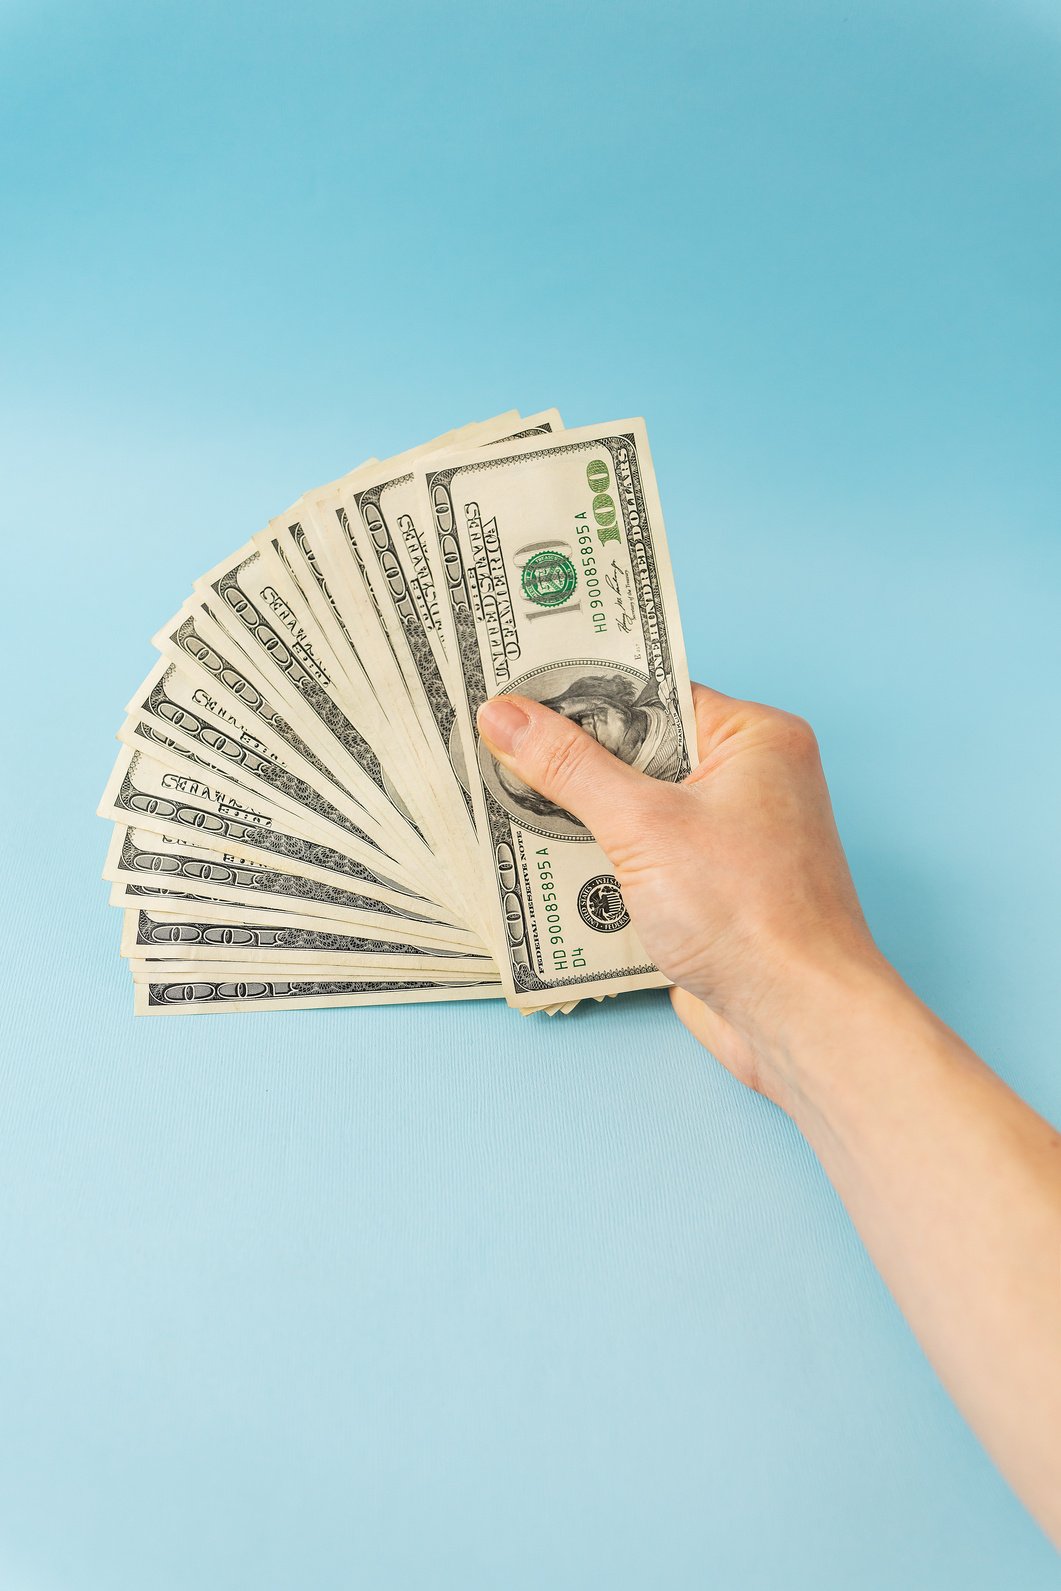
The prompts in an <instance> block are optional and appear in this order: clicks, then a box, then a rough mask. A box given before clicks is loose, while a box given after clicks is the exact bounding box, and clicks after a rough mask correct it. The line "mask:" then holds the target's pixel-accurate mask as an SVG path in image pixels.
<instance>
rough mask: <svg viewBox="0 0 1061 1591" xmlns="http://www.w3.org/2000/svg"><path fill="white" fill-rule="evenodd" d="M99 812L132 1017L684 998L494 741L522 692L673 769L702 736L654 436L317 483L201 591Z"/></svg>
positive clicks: (419, 455)
mask: <svg viewBox="0 0 1061 1591" xmlns="http://www.w3.org/2000/svg"><path fill="white" fill-rule="evenodd" d="M154 644H155V646H156V647H157V648H158V651H159V653H160V654H161V655H160V658H159V661H158V662H157V664H156V665H155V667H154V668H153V669H152V671H151V673H150V674H149V675H148V677H147V679H146V680H145V681H144V683H143V684H142V685H141V687H140V689H139V690H138V691H137V692H136V694H135V696H134V697H133V699H132V701H131V702H130V704H129V707H128V709H127V714H128V716H127V717H126V719H125V722H124V723H123V725H122V727H121V729H120V730H119V732H118V739H119V740H120V742H121V750H120V752H119V756H118V760H117V762H116V764H115V766H114V771H113V773H112V774H111V777H110V780H109V782H108V784H107V788H106V790H105V792H104V794H103V798H102V801H101V804H100V808H99V811H100V815H101V816H103V817H106V818H109V819H111V820H112V822H113V824H114V833H113V836H112V839H111V844H110V848H109V851H108V854H107V862H106V867H105V870H104V877H105V878H106V879H107V880H108V881H109V882H110V884H111V902H112V904H113V905H115V906H119V907H121V908H122V911H123V913H124V929H123V934H122V947H121V948H122V954H123V956H125V957H126V958H127V959H128V962H129V966H130V968H131V970H132V975H133V985H134V991H135V1009H136V1011H137V1012H138V1013H148V1012H158V1013H172V1012H203V1011H249V1010H262V1009H268V1010H281V1009H303V1008H307V1007H313V1006H344V1005H369V1004H387V1003H394V1004H399V1003H404V1002H410V1001H420V1000H479V999H491V998H504V999H507V1000H508V1002H509V1004H510V1005H512V1006H514V1007H516V1008H517V1009H519V1010H521V1011H523V1012H531V1011H546V1012H550V1013H553V1012H556V1011H560V1010H563V1011H566V1010H570V1009H571V1007H572V1006H573V1005H575V1004H577V1003H578V1001H579V1000H581V999H584V998H586V997H593V998H596V999H600V998H603V997H604V996H606V995H612V994H618V993H621V992H623V991H625V990H628V989H644V988H653V987H659V986H662V985H663V984H665V983H666V979H665V978H663V977H662V975H661V974H660V973H659V971H658V970H657V969H656V968H655V967H654V966H653V965H652V963H651V962H650V960H649V959H648V957H647V956H646V954H645V952H644V950H643V949H642V948H641V946H640V944H639V943H638V940H637V936H636V934H635V933H634V930H633V928H632V927H631V926H630V919H629V916H628V914H627V911H626V907H625V904H624V902H623V897H622V892H621V890H620V888H619V885H618V883H617V881H616V879H615V877H614V875H613V874H612V872H611V869H610V865H609V863H608V861H607V858H606V857H605V855H604V853H603V852H602V851H601V850H600V849H599V847H598V846H597V845H596V843H595V842H594V840H593V838H592V836H591V835H590V834H589V833H588V832H587V831H586V830H585V829H584V828H583V827H581V825H580V824H579V823H578V822H577V820H576V819H575V818H574V817H572V816H571V814H570V813H568V812H566V811H562V810H560V809H559V808H557V807H556V806H555V805H552V804H551V803H550V802H548V801H546V800H545V799H544V798H543V797H542V796H541V795H540V794H539V793H538V792H536V791H535V790H532V789H530V788H529V787H528V786H527V785H525V784H524V783H522V781H520V780H519V779H518V778H516V777H515V775H514V774H513V773H512V772H511V770H509V769H507V768H505V767H503V766H502V765H501V764H499V763H498V762H497V761H496V760H495V759H494V758H493V757H492V756H491V755H490V753H489V751H488V749H487V747H486V746H485V745H484V744H482V743H480V741H479V738H478V735H477V733H476V728H475V714H476V709H477V708H478V706H479V704H480V703H481V702H483V701H484V700H485V699H486V698H487V697H489V696H494V695H498V694H502V693H505V692H509V691H513V692H518V693H520V694H522V695H524V696H528V697H531V698H533V699H534V700H537V701H542V702H546V703H548V704H549V705H550V706H551V707H553V708H554V709H556V710H557V711H558V712H561V713H564V714H566V715H567V716H569V717H571V718H573V719H575V720H577V721H579V722H581V723H584V724H585V725H586V726H587V727H591V728H592V729H593V732H595V733H596V734H597V736H598V738H599V739H601V740H603V741H604V743H605V744H607V745H609V747H610V748H611V749H613V750H615V751H617V752H618V754H619V755H621V756H623V757H624V758H625V760H626V761H628V762H630V763H632V764H633V765H634V766H635V767H638V768H642V769H644V771H645V772H646V773H649V774H651V775H654V776H655V777H657V778H661V779H680V778H682V777H684V775H685V774H686V773H687V772H688V771H689V766H690V748H691V747H692V746H694V745H695V738H694V730H693V719H692V703H691V697H690V691H689V680H688V673H687V669H686V661H685V650H684V646H683V643H682V637H681V630H680V626H679V620H678V609H677V603H676V600H675V594H674V584H673V579H672V576H671V569H670V561H669V558H668V554H667V547H666V542H665V538H664V531H663V519H662V514H661V511H660V504H659V495H658V492H657V489H656V481H655V476H654V473H653V469H652V461H651V458H650V456H649V451H648V442H647V438H646V435H645V428H644V424H643V422H642V421H640V420H623V421H619V422H616V423H614V424H611V425H601V426H588V427H582V428H580V429H577V430H564V429H563V426H562V423H561V421H560V417H559V415H558V414H557V413H556V412H555V411H549V412H548V413H545V414H537V415H533V416H530V417H525V418H521V417H520V416H519V414H518V413H517V412H516V411H512V412H511V413H508V414H505V415H501V416H499V417H498V418H497V419H494V420H488V421H484V422H481V423H478V424H474V425H469V426H465V427H463V428H462V429H460V430H457V431H452V432H449V433H447V434H446V435H445V436H442V437H437V438H436V439H435V440H434V441H432V442H428V443H426V444H424V445H423V446H422V447H419V448H414V449H412V450H411V451H410V452H407V453H403V454H400V455H399V456H397V457H396V458H392V459H388V460H386V461H385V462H380V461H379V460H377V459H371V460H369V461H368V462H367V463H364V464H362V465H360V466H359V467H358V468H357V469H355V470H353V471H352V472H351V473H350V474H348V475H346V476H344V477H343V478H342V479H341V480H338V481H334V482H332V483H331V484H330V485H327V486H322V487H320V488H319V489H317V490H316V491H312V492H307V493H306V495H305V496H304V497H302V498H300V499H299V501H298V502H297V503H295V504H294V506H293V507H291V508H289V509H288V510H287V512H286V513H284V514H280V515H279V516H278V517H277V518H276V519H274V520H272V521H271V522H270V523H269V524H268V525H267V526H266V527H265V529H264V530H262V531H260V532H259V533H258V534H257V535H255V536H253V537H252V538H251V539H250V541H248V542H246V543H245V544H244V545H243V546H241V547H240V548H239V549H238V550H237V551H236V552H234V553H232V554H230V556H229V557H227V558H224V559H222V560H221V562H220V563H219V564H217V565H216V567H215V568H213V569H212V570H210V572H209V573H208V574H205V575H203V576H202V578H201V579H199V580H197V581H196V582H195V586H194V589H193V591H192V594H191V595H190V596H189V597H188V599H187V601H186V602H185V603H184V605H183V607H181V608H180V610H179V611H178V612H177V613H176V614H175V615H174V617H173V618H172V619H171V620H170V621H169V622H168V623H167V624H165V625H163V627H162V628H161V630H159V632H158V634H157V635H156V636H155V637H154Z"/></svg>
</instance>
